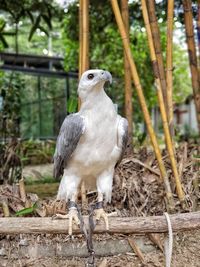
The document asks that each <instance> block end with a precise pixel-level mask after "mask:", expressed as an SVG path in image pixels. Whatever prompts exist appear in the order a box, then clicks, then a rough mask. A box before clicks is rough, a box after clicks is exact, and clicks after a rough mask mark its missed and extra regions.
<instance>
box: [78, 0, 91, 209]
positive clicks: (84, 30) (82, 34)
mask: <svg viewBox="0 0 200 267" xmlns="http://www.w3.org/2000/svg"><path fill="white" fill-rule="evenodd" d="M79 49H80V50H79V79H80V78H81V75H82V73H83V72H84V71H86V70H88V69H89V0H79ZM80 107H81V100H80V98H79V101H78V109H80ZM81 198H82V204H86V203H87V198H86V189H85V182H84V181H83V182H82V183H81Z"/></svg>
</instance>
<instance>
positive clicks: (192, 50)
mask: <svg viewBox="0 0 200 267" xmlns="http://www.w3.org/2000/svg"><path fill="white" fill-rule="evenodd" d="M183 8H184V20H185V33H186V41H187V47H188V56H189V61H190V72H191V78H192V88H193V96H194V103H195V108H196V115H197V123H198V128H199V133H200V83H199V73H198V67H197V54H196V46H195V41H194V26H193V15H192V2H191V0H183Z"/></svg>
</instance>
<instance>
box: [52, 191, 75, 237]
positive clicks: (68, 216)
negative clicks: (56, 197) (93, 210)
mask: <svg viewBox="0 0 200 267" xmlns="http://www.w3.org/2000/svg"><path fill="white" fill-rule="evenodd" d="M76 197H77V194H74V195H73V196H72V198H71V199H70V201H69V212H68V214H66V215H63V214H56V215H55V216H53V219H69V228H68V234H69V235H70V236H71V235H72V225H73V222H75V224H76V225H78V226H79V225H80V220H79V218H78V210H77V204H76Z"/></svg>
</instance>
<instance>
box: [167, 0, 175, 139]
mask: <svg viewBox="0 0 200 267" xmlns="http://www.w3.org/2000/svg"><path fill="white" fill-rule="evenodd" d="M167 3H168V5H167V59H166V67H167V69H166V83H167V102H168V104H167V105H168V108H169V109H168V123H169V129H170V133H171V136H173V135H174V127H173V118H174V109H173V98H172V96H173V75H172V74H173V52H172V51H173V22H174V0H169V1H168V2H167Z"/></svg>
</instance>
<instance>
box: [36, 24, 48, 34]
mask: <svg viewBox="0 0 200 267" xmlns="http://www.w3.org/2000/svg"><path fill="white" fill-rule="evenodd" d="M38 29H40V30H41V31H42V32H44V33H45V34H46V35H47V36H49V33H48V31H47V30H46V29H45V28H44V27H42V26H40V25H39V26H38Z"/></svg>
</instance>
